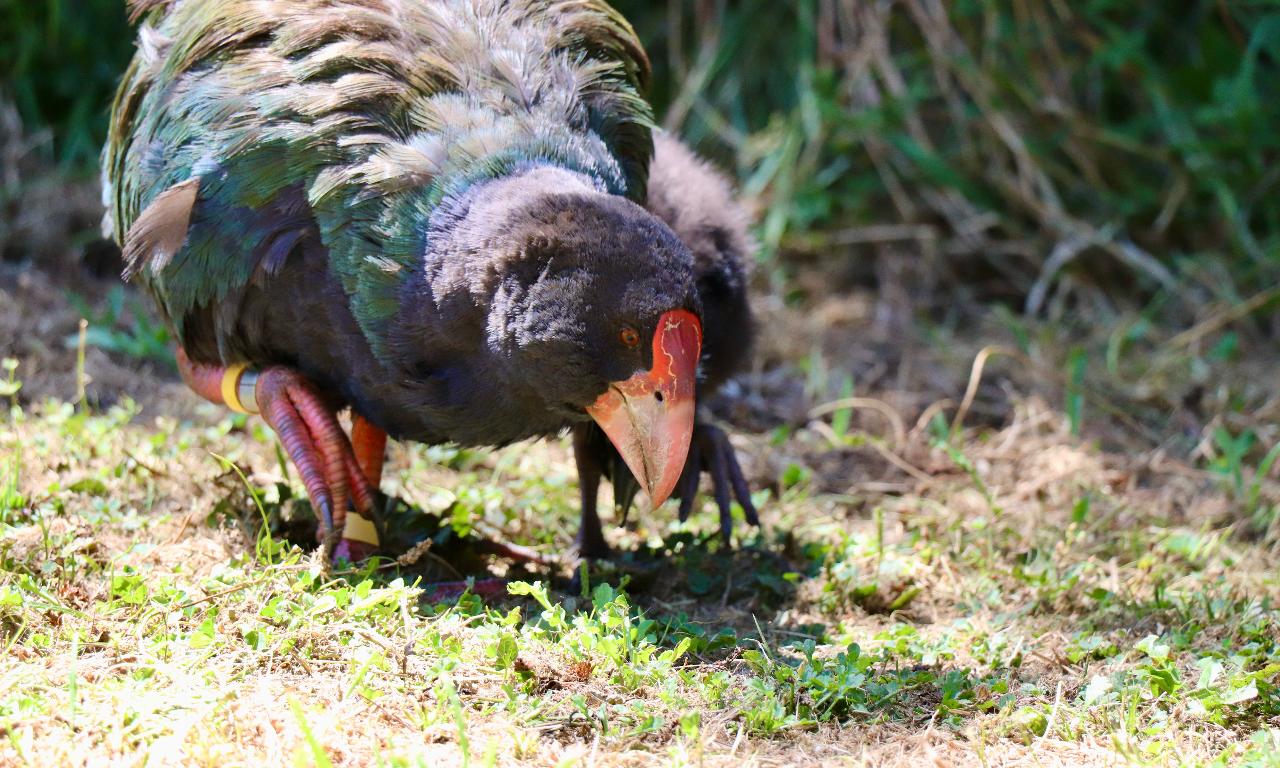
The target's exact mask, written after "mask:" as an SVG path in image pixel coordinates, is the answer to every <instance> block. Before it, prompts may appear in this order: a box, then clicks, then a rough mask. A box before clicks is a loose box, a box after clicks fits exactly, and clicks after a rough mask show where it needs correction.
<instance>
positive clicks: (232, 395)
mask: <svg viewBox="0 0 1280 768" xmlns="http://www.w3.org/2000/svg"><path fill="white" fill-rule="evenodd" d="M248 367H249V364H248V363H236V364H235V365H232V366H228V368H227V372H226V373H224V374H222V402H224V403H226V405H227V407H228V408H230V409H231V410H233V411H235V412H236V413H248V412H249V411H248V409H246V408H245V407H244V405H242V404H241V402H240V392H239V387H240V377H241V376H243V375H244V372H245V369H247V368H248Z"/></svg>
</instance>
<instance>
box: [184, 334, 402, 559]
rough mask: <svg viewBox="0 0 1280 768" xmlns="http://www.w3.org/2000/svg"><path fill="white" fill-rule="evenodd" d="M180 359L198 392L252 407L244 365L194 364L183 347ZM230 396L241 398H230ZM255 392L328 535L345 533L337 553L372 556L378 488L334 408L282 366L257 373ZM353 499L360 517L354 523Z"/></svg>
mask: <svg viewBox="0 0 1280 768" xmlns="http://www.w3.org/2000/svg"><path fill="white" fill-rule="evenodd" d="M177 358H178V368H179V370H180V371H181V373H182V378H183V380H184V381H186V382H187V384H188V386H190V387H191V389H193V390H194V391H195V392H196V393H197V394H199V395H200V396H202V397H204V398H205V399H207V400H210V401H212V402H215V403H221V404H224V405H227V406H228V407H231V408H234V409H236V410H253V408H251V407H250V406H249V405H248V404H246V403H242V402H240V395H239V394H238V392H239V390H240V389H242V388H241V387H238V386H237V384H238V382H239V378H238V377H239V375H240V369H237V368H235V367H231V368H225V367H222V366H217V365H204V364H200V363H193V362H192V361H191V360H190V358H188V357H187V355H186V353H185V352H183V351H182V350H181V349H179V350H178V355H177ZM228 395H229V396H231V397H234V398H235V399H236V401H235V402H228ZM253 395H254V399H255V400H256V401H257V403H256V406H257V409H258V410H260V411H261V413H262V417H263V418H264V419H265V420H266V421H267V423H268V424H270V425H271V428H272V429H274V430H275V432H276V435H277V436H278V437H279V438H280V442H281V443H282V444H283V445H284V448H285V452H286V453H288V454H289V458H290V459H291V460H292V461H293V463H294V466H295V467H297V469H298V474H299V475H300V476H301V477H302V484H303V485H304V486H305V487H306V489H307V495H308V496H309V497H310V498H311V505H312V507H313V508H314V509H315V511H316V515H317V516H318V517H319V518H320V522H321V527H322V529H323V533H325V534H328V533H329V532H331V531H334V530H340V531H342V532H343V539H342V541H340V542H339V544H338V546H337V547H336V548H335V550H334V556H335V557H345V558H347V559H349V560H352V561H355V560H359V559H363V558H364V557H367V556H368V555H370V554H372V553H373V552H374V551H375V550H376V548H377V533H376V528H375V527H374V525H373V523H372V515H373V487H372V486H371V484H370V482H369V479H368V477H367V476H366V474H365V472H364V470H363V469H362V468H361V465H360V464H359V463H358V462H357V460H356V455H355V453H354V452H353V450H352V447H351V442H350V441H349V440H348V439H347V435H346V433H345V432H343V431H342V427H341V425H339V424H338V419H337V416H336V414H335V413H334V409H333V408H332V407H331V406H330V405H329V404H328V403H327V402H325V400H324V398H323V397H322V396H321V395H320V393H319V392H318V391H317V390H316V389H315V387H314V386H313V385H312V384H311V383H310V382H309V381H307V380H306V379H305V378H304V377H303V376H302V375H301V374H299V373H298V372H297V371H294V370H292V369H289V368H284V367H280V366H273V367H271V368H267V369H266V370H264V371H262V372H261V373H260V374H258V376H257V382H256V385H255V386H254V387H253ZM384 439H385V435H384ZM348 500H350V501H351V504H352V506H353V508H354V509H355V511H356V518H357V519H353V520H351V521H350V522H348V520H347V502H348Z"/></svg>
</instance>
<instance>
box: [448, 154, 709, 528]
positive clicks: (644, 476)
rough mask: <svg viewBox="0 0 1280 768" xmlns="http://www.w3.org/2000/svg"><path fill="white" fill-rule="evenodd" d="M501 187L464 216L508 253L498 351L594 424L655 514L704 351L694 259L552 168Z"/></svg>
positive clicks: (492, 328) (497, 284)
mask: <svg viewBox="0 0 1280 768" xmlns="http://www.w3.org/2000/svg"><path fill="white" fill-rule="evenodd" d="M504 183H505V184H508V185H509V186H508V188H506V189H493V190H490V191H491V192H493V193H494V194H495V195H497V196H498V198H497V199H498V200H500V201H501V202H497V203H492V202H491V203H484V202H479V201H477V204H476V205H473V207H472V210H471V211H469V213H468V215H467V218H468V219H470V220H471V221H470V225H472V226H479V227H480V228H481V229H484V230H488V237H487V238H486V240H487V243H488V247H489V248H490V249H492V248H494V247H496V248H498V249H499V253H500V257H498V258H494V252H493V251H490V253H489V257H490V258H489V259H488V260H487V263H488V264H489V271H490V276H489V279H490V281H491V282H490V283H489V290H488V291H487V293H488V295H489V296H490V297H491V299H490V303H489V309H488V316H487V327H486V330H485V333H486V339H487V343H488V346H489V349H490V351H491V352H493V353H494V354H498V355H500V356H502V357H504V358H505V359H506V360H507V361H508V363H507V365H505V366H504V369H506V370H507V371H511V372H513V373H511V374H510V375H511V376H512V378H513V379H515V380H516V384H517V386H518V387H519V388H520V389H521V390H523V391H524V392H526V393H529V395H530V396H532V397H535V398H536V399H537V401H539V402H540V403H541V407H544V408H545V409H547V410H548V411H551V412H556V413H563V414H564V415H565V417H566V418H567V419H569V420H572V419H583V420H585V419H587V418H591V419H594V420H595V421H596V422H597V423H598V424H599V425H600V427H601V428H602V429H603V430H604V432H605V434H606V435H608V437H609V439H610V440H611V441H612V442H613V444H614V445H615V446H616V447H617V449H618V452H619V453H620V454H621V455H622V457H623V459H624V460H625V461H626V463H627V466H628V467H630V469H631V471H632V473H633V474H634V475H635V477H636V479H637V480H639V481H640V484H641V486H642V487H644V488H645V489H646V491H647V492H648V494H649V498H650V499H651V500H652V503H653V504H655V505H657V504H660V503H662V502H663V501H664V500H665V499H666V498H667V497H668V496H669V495H670V494H671V492H672V490H673V488H674V487H675V484H676V482H677V481H678V480H679V478H680V474H681V472H682V470H683V468H684V464H685V459H686V457H687V455H688V450H689V442H690V439H691V437H692V432H693V424H694V410H695V409H694V394H695V384H696V377H697V373H698V360H699V357H700V356H701V348H702V324H701V320H700V317H699V316H700V313H701V307H700V306H699V304H698V295H697V291H696V289H695V282H694V275H693V257H692V255H691V254H690V253H689V250H688V249H687V248H686V247H685V245H684V244H683V243H682V242H681V241H680V239H679V238H678V237H676V235H675V234H674V233H673V232H672V231H671V230H670V229H669V228H668V227H667V226H666V225H665V224H664V223H662V222H661V221H660V220H658V219H657V218H655V217H654V216H652V215H651V214H650V213H648V212H647V211H645V210H644V209H643V208H641V207H640V206H638V205H636V204H635V203H632V202H630V201H628V200H626V199H623V198H621V197H617V196H614V195H608V194H604V193H602V192H600V191H598V190H595V189H591V188H584V187H581V186H579V184H577V183H574V182H573V180H572V179H567V178H565V179H561V178H559V177H558V176H557V172H553V171H547V172H543V173H538V172H535V173H533V174H529V175H527V176H526V177H521V178H518V179H516V180H513V181H511V182H504ZM489 199H490V200H493V199H494V198H489ZM486 209H487V210H486Z"/></svg>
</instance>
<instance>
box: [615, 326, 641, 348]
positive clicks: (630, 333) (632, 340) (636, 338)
mask: <svg viewBox="0 0 1280 768" xmlns="http://www.w3.org/2000/svg"><path fill="white" fill-rule="evenodd" d="M618 339H619V340H620V341H621V342H622V343H623V344H625V345H626V346H627V347H628V348H630V349H635V348H636V347H638V346H640V333H639V332H638V331H637V330H636V329H635V328H632V327H631V326H629V325H628V326H626V327H624V328H623V329H622V330H621V331H618Z"/></svg>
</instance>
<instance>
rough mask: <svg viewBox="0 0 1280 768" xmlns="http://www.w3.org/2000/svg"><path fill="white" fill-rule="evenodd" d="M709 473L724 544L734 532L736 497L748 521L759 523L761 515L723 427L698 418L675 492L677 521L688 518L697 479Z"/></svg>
mask: <svg viewBox="0 0 1280 768" xmlns="http://www.w3.org/2000/svg"><path fill="white" fill-rule="evenodd" d="M703 472H706V473H707V474H709V475H711V488H712V494H713V496H714V497H715V500H716V507H717V508H718V509H719V510H720V536H721V538H722V539H723V540H724V543H725V544H726V545H727V544H729V542H730V541H731V539H732V534H733V514H732V512H731V511H730V510H731V504H732V500H733V499H734V498H736V499H737V500H738V503H739V504H740V505H742V513H743V515H744V516H745V517H746V518H747V522H748V523H749V524H751V525H754V526H759V525H760V517H759V515H757V514H756V508H755V505H754V504H752V503H751V489H750V487H748V485H747V480H746V477H744V476H743V474H742V468H741V467H740V466H738V456H737V453H736V452H735V451H734V450H733V444H732V443H730V442H729V436H728V435H726V434H725V433H724V430H722V429H720V428H719V427H717V426H715V425H714V424H711V423H709V422H707V421H706V420H705V419H703V418H701V416H700V417H699V419H698V422H697V423H696V424H695V425H694V428H693V441H692V444H691V445H690V446H689V458H688V460H687V461H686V462H685V466H684V473H683V474H681V475H680V480H679V482H677V483H676V495H678V496H679V497H680V522H684V521H685V520H688V519H689V513H690V512H692V511H693V502H694V499H696V498H697V496H698V481H699V480H700V479H701V478H702V473H703Z"/></svg>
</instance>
